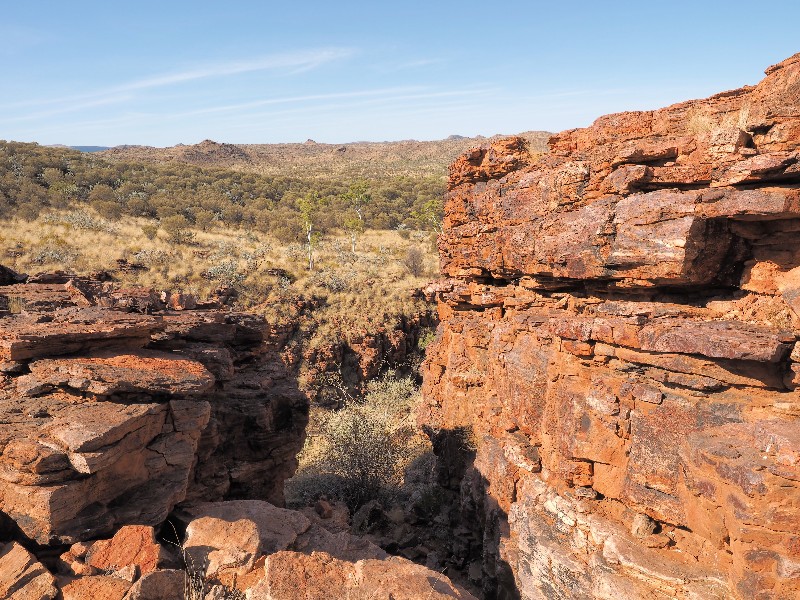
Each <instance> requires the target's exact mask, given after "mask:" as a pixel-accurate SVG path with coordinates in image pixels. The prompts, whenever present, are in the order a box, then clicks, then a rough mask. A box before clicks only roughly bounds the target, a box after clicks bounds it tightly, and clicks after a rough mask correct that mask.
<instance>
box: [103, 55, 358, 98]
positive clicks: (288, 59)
mask: <svg viewBox="0 0 800 600" xmlns="http://www.w3.org/2000/svg"><path fill="white" fill-rule="evenodd" d="M353 54H354V51H353V50H352V49H348V48H323V49H319V50H308V51H304V52H294V53H286V54H273V55H271V56H265V57H262V58H260V59H258V60H249V61H234V62H227V63H215V64H206V65H202V66H199V67H194V68H192V69H187V70H185V71H178V72H175V73H167V74H164V75H157V76H155V77H149V78H146V79H140V80H137V81H131V82H129V83H125V84H122V85H119V86H115V87H113V88H111V89H110V90H106V92H105V93H109V92H120V91H130V90H143V89H148V88H156V87H164V86H169V85H175V84H178V83H185V82H187V81H194V80H197V79H209V78H212V77H226V76H229V75H238V74H240V73H252V72H254V71H272V70H280V69H288V70H290V71H291V72H292V73H300V72H305V71H309V70H311V69H316V68H317V67H319V66H321V65H324V64H326V63H329V62H332V61H335V60H340V59H343V58H348V57H350V56H352V55H353Z"/></svg>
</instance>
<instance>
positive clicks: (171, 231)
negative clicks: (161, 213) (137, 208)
mask: <svg viewBox="0 0 800 600" xmlns="http://www.w3.org/2000/svg"><path fill="white" fill-rule="evenodd" d="M161 229H163V230H164V231H165V232H166V234H167V235H168V236H169V239H170V241H171V242H173V243H175V244H189V243H191V242H192V241H193V240H194V232H193V231H192V230H191V229H190V223H189V220H188V219H187V218H186V217H184V216H183V215H172V216H170V217H165V218H163V219H161Z"/></svg>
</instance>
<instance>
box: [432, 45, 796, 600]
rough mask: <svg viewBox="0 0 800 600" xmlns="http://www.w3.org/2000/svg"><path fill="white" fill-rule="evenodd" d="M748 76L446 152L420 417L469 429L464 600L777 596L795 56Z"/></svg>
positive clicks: (787, 397)
mask: <svg viewBox="0 0 800 600" xmlns="http://www.w3.org/2000/svg"><path fill="white" fill-rule="evenodd" d="M766 73H767V76H766V78H765V79H764V80H763V81H762V82H761V83H759V84H758V85H757V86H754V87H746V88H742V89H739V90H735V91H731V92H725V93H722V94H718V95H716V96H713V97H711V98H708V99H705V100H697V101H691V102H685V103H682V104H677V105H674V106H671V107H668V108H665V109H661V110H657V111H651V112H639V113H622V114H617V115H610V116H606V117H602V118H600V119H598V120H597V121H596V122H595V123H594V124H593V125H592V126H591V127H588V128H586V129H578V130H572V131H566V132H563V133H560V134H557V135H555V136H553V137H552V138H551V140H550V148H551V152H550V153H549V154H546V155H543V156H540V157H533V156H532V155H530V154H529V153H528V152H527V150H526V148H525V144H524V143H523V141H522V140H519V139H514V138H512V139H509V140H505V141H502V142H497V143H494V144H492V145H491V146H486V147H483V148H480V149H477V150H474V151H472V152H470V153H468V154H466V155H464V156H463V157H461V158H459V159H458V160H457V161H456V162H455V163H454V164H453V165H452V167H451V175H450V190H449V194H448V197H447V203H446V215H445V223H444V233H443V234H442V236H441V238H440V253H441V264H442V271H443V273H444V274H445V276H446V277H448V278H449V279H446V280H443V281H441V282H439V283H438V284H436V285H435V286H432V287H431V290H430V291H431V293H435V294H436V295H437V297H438V300H439V311H440V316H441V317H442V319H443V321H442V325H441V326H440V329H439V335H438V338H437V341H436V343H435V344H433V345H432V346H430V347H429V350H428V358H427V361H426V364H425V366H424V377H425V384H424V395H425V399H426V404H425V407H424V409H423V414H421V417H420V418H421V421H422V422H423V423H424V424H425V425H427V426H429V427H431V428H433V429H434V430H436V431H438V432H439V435H440V436H445V435H446V434H447V433H448V432H454V431H459V430H461V429H468V430H471V431H472V436H473V438H474V443H475V446H476V453H475V459H474V464H473V465H472V466H471V467H469V468H467V469H466V471H465V472H463V477H462V478H461V480H460V485H461V490H462V500H463V504H464V508H465V511H466V513H467V514H468V515H470V522H471V523H473V524H480V526H481V527H482V530H483V547H482V548H479V549H477V550H476V553H477V554H482V556H483V560H484V569H485V580H484V581H485V589H486V591H487V597H500V598H513V597H515V595H516V594H519V595H520V596H521V597H522V598H525V599H532V598H548V599H554V598H563V599H570V600H575V599H579V598H580V599H582V598H586V599H589V598H615V599H619V598H631V599H634V598H654V597H677V598H720V599H722V598H741V599H745V598H748V599H749V598H764V599H766V598H781V599H787V600H788V599H789V598H796V597H798V596H799V595H800V390H798V387H800V345H798V343H797V340H798V336H800V54H798V55H795V56H793V57H792V58H789V59H787V60H786V61H784V62H782V63H780V64H779V65H776V66H774V67H771V68H770V69H768V70H767V72H766ZM463 455H464V453H463V452H462V456H463ZM457 467H458V465H454V466H453V469H454V472H456V473H459V472H458V468H457ZM459 474H461V473H459ZM455 484H456V485H457V484H458V482H456V483H455Z"/></svg>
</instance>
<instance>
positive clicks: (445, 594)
mask: <svg viewBox="0 0 800 600" xmlns="http://www.w3.org/2000/svg"><path fill="white" fill-rule="evenodd" d="M264 573H265V574H264V578H263V579H262V580H261V581H259V582H258V583H257V584H256V585H255V586H253V588H252V589H251V590H249V591H248V596H247V597H248V598H250V599H251V600H278V599H281V600H283V599H286V600H289V599H292V598H305V599H306V600H328V599H329V598H394V600H423V599H424V600H445V599H450V600H452V599H459V600H475V597H474V596H473V595H472V594H470V593H469V592H466V591H464V590H463V589H461V588H459V587H458V586H456V585H454V584H453V583H452V582H451V581H450V580H449V579H448V578H447V577H445V576H444V575H442V574H441V573H437V572H436V571H432V570H431V569H428V568H426V567H423V566H422V565H418V564H415V563H412V562H411V561H409V560H406V559H404V558H400V557H396V556H395V557H392V558H388V559H386V560H374V559H372V560H361V561H358V562H355V563H352V562H348V561H343V560H339V559H336V558H333V557H332V556H330V555H329V554H327V553H325V552H312V553H311V554H310V555H309V554H301V553H299V552H286V551H284V552H278V553H276V554H273V555H271V556H269V557H268V558H267V561H266V565H265V567H264Z"/></svg>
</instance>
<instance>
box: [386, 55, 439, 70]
mask: <svg viewBox="0 0 800 600" xmlns="http://www.w3.org/2000/svg"><path fill="white" fill-rule="evenodd" d="M444 63H445V60H444V59H443V58H420V59H419V60H410V61H408V62H404V63H400V64H399V65H396V66H395V69H397V70H403V69H421V68H423V67H430V66H433V65H441V64H444Z"/></svg>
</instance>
